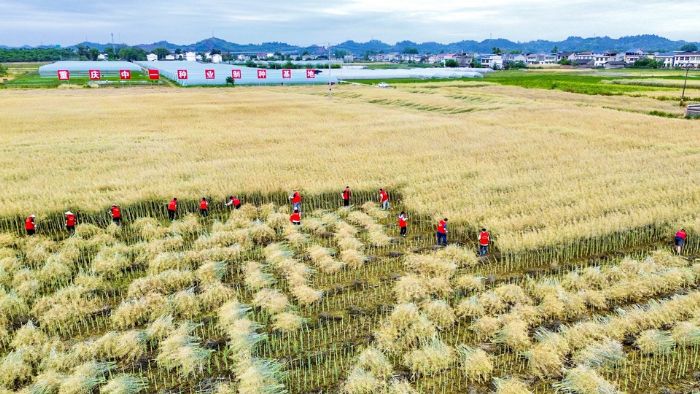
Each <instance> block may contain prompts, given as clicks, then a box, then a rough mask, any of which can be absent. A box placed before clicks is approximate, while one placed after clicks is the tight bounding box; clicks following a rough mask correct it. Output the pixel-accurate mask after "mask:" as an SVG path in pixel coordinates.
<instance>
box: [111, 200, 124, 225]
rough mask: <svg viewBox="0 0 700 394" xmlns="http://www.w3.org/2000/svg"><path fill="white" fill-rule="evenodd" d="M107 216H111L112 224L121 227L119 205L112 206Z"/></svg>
mask: <svg viewBox="0 0 700 394" xmlns="http://www.w3.org/2000/svg"><path fill="white" fill-rule="evenodd" d="M109 214H110V215H112V222H114V224H116V225H117V226H121V224H122V210H121V208H119V205H112V208H111V209H110V210H109Z"/></svg>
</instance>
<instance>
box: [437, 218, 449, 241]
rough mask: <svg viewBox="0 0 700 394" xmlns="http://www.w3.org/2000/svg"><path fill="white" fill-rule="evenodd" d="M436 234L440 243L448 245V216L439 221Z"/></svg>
mask: <svg viewBox="0 0 700 394" xmlns="http://www.w3.org/2000/svg"><path fill="white" fill-rule="evenodd" d="M436 236H437V244H438V245H443V246H447V218H444V219H442V220H440V221H439V222H438V225H437V234H436Z"/></svg>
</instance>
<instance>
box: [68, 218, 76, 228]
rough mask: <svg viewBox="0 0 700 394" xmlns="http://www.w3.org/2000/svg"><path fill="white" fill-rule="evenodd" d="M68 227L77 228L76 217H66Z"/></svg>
mask: <svg viewBox="0 0 700 394" xmlns="http://www.w3.org/2000/svg"><path fill="white" fill-rule="evenodd" d="M66 226H69V227H73V226H75V215H66Z"/></svg>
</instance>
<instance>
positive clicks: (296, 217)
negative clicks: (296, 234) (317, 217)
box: [289, 209, 301, 226]
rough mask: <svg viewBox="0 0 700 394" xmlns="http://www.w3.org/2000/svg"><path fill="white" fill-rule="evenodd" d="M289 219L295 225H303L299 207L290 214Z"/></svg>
mask: <svg viewBox="0 0 700 394" xmlns="http://www.w3.org/2000/svg"><path fill="white" fill-rule="evenodd" d="M289 221H290V222H292V224H293V225H295V226H300V225H301V214H300V213H299V210H298V209H295V210H294V212H293V213H292V214H291V215H289Z"/></svg>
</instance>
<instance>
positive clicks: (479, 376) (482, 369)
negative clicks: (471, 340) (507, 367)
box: [457, 345, 493, 382]
mask: <svg viewBox="0 0 700 394" xmlns="http://www.w3.org/2000/svg"><path fill="white" fill-rule="evenodd" d="M457 352H458V353H459V358H460V365H461V367H462V372H463V373H464V375H465V377H466V378H467V380H468V381H469V382H485V381H488V379H489V378H490V377H491V373H492V372H493V362H492V361H491V357H489V355H488V354H487V353H486V352H485V351H484V350H482V349H478V348H471V347H468V346H465V345H460V346H459V347H458V348H457Z"/></svg>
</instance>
